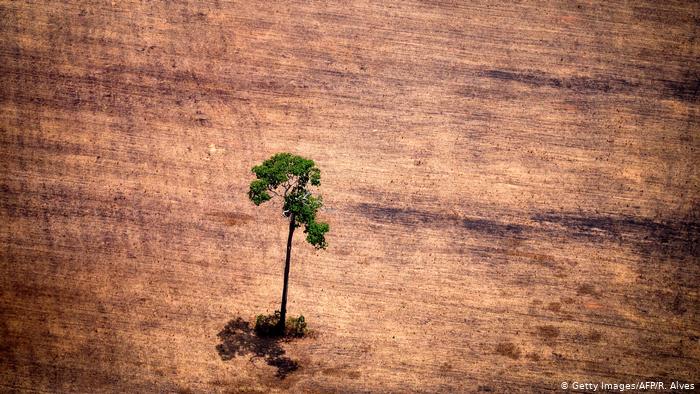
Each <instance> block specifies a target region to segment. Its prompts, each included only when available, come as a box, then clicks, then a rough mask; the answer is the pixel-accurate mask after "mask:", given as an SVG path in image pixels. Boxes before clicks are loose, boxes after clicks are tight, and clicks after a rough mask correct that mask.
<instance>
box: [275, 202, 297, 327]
mask: <svg viewBox="0 0 700 394" xmlns="http://www.w3.org/2000/svg"><path fill="white" fill-rule="evenodd" d="M295 228H296V226H295V225H294V213H292V215H291V216H290V217H289V238H287V258H286V259H285V261H284V287H283V288H282V307H281V308H280V321H279V323H278V325H277V330H278V331H279V333H280V335H281V334H284V323H285V321H286V320H287V287H288V286H289V260H290V258H291V256H292V235H294V229H295Z"/></svg>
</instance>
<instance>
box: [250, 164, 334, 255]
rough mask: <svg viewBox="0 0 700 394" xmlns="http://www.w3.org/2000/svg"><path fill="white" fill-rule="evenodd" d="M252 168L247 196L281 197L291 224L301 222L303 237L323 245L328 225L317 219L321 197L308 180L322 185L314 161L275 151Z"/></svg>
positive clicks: (259, 199) (258, 200)
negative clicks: (253, 176)
mask: <svg viewBox="0 0 700 394" xmlns="http://www.w3.org/2000/svg"><path fill="white" fill-rule="evenodd" d="M252 171H253V173H254V174H255V177H256V179H255V180H254V181H252V182H251V183H250V190H249V191H248V197H249V198H250V200H251V201H253V203H254V204H255V205H260V204H262V203H264V202H266V201H269V200H270V199H272V198H273V196H277V197H281V198H282V199H283V200H284V204H283V214H284V216H285V217H287V218H289V219H290V220H292V221H293V223H291V225H293V226H294V227H300V226H302V225H304V226H305V228H304V233H306V241H307V242H309V243H310V244H311V245H313V246H314V247H316V248H317V249H325V248H326V246H327V244H326V237H325V234H326V233H327V232H328V230H329V226H328V223H322V222H318V221H316V213H317V212H318V210H319V209H320V208H321V207H322V206H323V199H322V198H321V196H318V197H315V196H313V195H312V194H311V192H310V191H309V184H310V185H311V186H320V185H321V171H320V170H319V169H318V168H317V167H316V165H315V163H314V161H313V160H309V159H305V158H303V157H301V156H297V155H293V154H291V153H277V154H276V155H274V156H272V157H271V158H269V159H267V160H265V161H264V162H263V163H262V164H260V165H257V166H255V167H253V169H252Z"/></svg>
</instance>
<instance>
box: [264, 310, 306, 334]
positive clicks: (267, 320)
mask: <svg viewBox="0 0 700 394" xmlns="http://www.w3.org/2000/svg"><path fill="white" fill-rule="evenodd" d="M279 321H280V312H279V311H275V313H273V314H271V315H258V316H256V318H255V333H256V334H257V335H258V336H259V337H276V336H279V335H280V333H279V331H278V324H279ZM307 332H308V329H307V328H306V320H305V319H304V316H303V315H300V316H299V317H290V318H288V319H287V321H286V324H285V325H284V336H285V337H293V338H301V337H303V336H304V335H306V333H307Z"/></svg>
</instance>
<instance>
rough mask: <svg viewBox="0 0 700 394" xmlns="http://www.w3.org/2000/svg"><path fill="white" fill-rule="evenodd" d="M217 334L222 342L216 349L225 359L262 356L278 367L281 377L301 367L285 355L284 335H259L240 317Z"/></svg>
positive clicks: (251, 358)
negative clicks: (269, 336) (281, 344)
mask: <svg viewBox="0 0 700 394" xmlns="http://www.w3.org/2000/svg"><path fill="white" fill-rule="evenodd" d="M217 336H218V337H219V338H220V339H221V343H220V344H218V345H216V351H217V352H218V353H219V356H220V357H221V359H222V360H224V361H228V360H231V359H232V358H234V357H237V356H246V355H251V356H250V360H251V361H252V360H254V359H255V358H262V359H264V360H265V362H266V363H267V365H270V366H272V367H275V368H277V372H276V373H275V376H276V377H278V378H280V379H284V378H286V377H287V375H288V374H290V373H292V372H294V371H296V370H297V369H299V363H298V362H297V361H295V360H292V359H291V358H289V357H287V356H285V355H284V354H285V351H284V349H282V347H281V346H280V342H282V341H284V338H283V337H278V338H266V337H259V336H257V335H256V334H255V331H254V330H253V328H252V327H251V326H250V323H248V322H247V321H245V320H243V319H241V318H240V317H237V318H236V319H234V320H231V321H229V322H228V324H226V326H225V327H224V329H223V330H221V332H219V334H218V335H217Z"/></svg>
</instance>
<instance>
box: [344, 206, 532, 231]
mask: <svg viewBox="0 0 700 394" xmlns="http://www.w3.org/2000/svg"><path fill="white" fill-rule="evenodd" d="M353 210H354V211H356V212H358V213H359V214H361V215H363V216H365V217H367V218H369V219H370V220H372V221H376V222H383V223H390V224H398V225H401V226H433V227H448V226H456V227H458V228H463V229H465V230H467V231H474V232H479V233H482V234H486V235H491V236H501V237H503V236H507V235H508V236H512V237H518V236H519V235H520V233H522V231H523V226H521V225H518V224H507V223H501V222H498V221H495V220H490V219H481V218H463V217H460V216H457V215H447V214H441V213H437V212H429V211H422V210H418V209H413V208H397V207H390V206H383V205H379V204H367V203H362V204H358V205H357V206H356V207H355V208H354V209H353Z"/></svg>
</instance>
